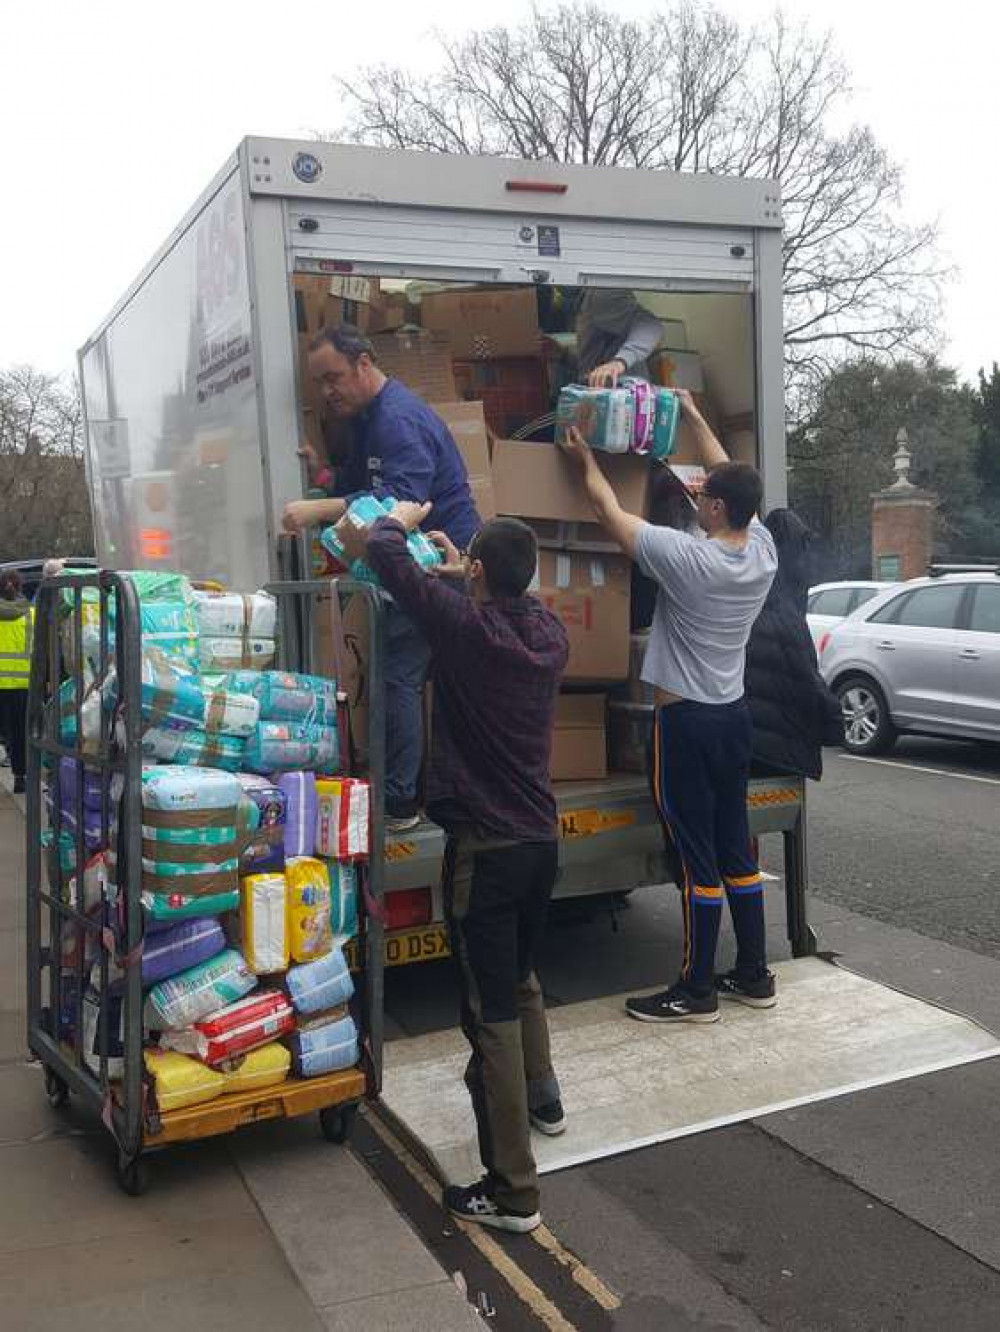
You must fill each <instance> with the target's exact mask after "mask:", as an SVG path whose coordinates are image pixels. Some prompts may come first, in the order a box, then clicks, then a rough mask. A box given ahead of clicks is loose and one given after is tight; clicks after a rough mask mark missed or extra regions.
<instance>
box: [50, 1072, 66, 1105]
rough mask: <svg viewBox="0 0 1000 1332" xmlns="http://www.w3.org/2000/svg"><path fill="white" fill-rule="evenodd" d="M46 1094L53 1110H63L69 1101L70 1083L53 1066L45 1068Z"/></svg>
mask: <svg viewBox="0 0 1000 1332" xmlns="http://www.w3.org/2000/svg"><path fill="white" fill-rule="evenodd" d="M45 1095H46V1096H47V1097H48V1098H49V1105H51V1107H52V1109H53V1110H61V1109H62V1108H63V1106H64V1105H66V1103H67V1102H68V1101H69V1084H68V1083H66V1082H63V1080H62V1078H61V1077H60V1076H59V1074H58V1073H55V1072H53V1070H52V1069H51V1068H47V1069H46V1070H45Z"/></svg>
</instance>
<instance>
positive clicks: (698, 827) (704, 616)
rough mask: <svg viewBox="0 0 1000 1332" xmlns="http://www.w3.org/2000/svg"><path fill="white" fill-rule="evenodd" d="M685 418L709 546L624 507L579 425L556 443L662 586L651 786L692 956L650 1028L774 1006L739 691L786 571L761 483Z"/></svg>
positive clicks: (691, 415)
mask: <svg viewBox="0 0 1000 1332" xmlns="http://www.w3.org/2000/svg"><path fill="white" fill-rule="evenodd" d="M680 398H681V405H682V411H683V413H684V417H685V418H686V420H687V422H688V423H689V425H690V426H691V428H692V433H693V436H694V439H695V442H696V445H697V447H698V450H699V452H700V454H701V458H702V461H703V462H704V464H705V467H706V468H707V470H708V477H707V480H706V482H705V487H704V490H703V491H702V492H701V494H700V495H699V496H698V499H697V504H698V524H699V526H700V527H701V529H702V531H703V532H704V534H705V537H707V540H703V539H701V538H699V537H696V536H692V535H690V534H688V533H685V532H679V531H676V530H675V529H673V528H669V527H654V526H653V525H652V524H651V523H647V522H645V521H643V519H641V518H637V517H635V516H634V515H633V514H630V513H626V512H625V511H624V509H622V507H621V505H620V504H619V503H618V500H617V498H616V497H615V494H614V491H613V490H612V489H611V486H610V485H609V484H608V482H607V480H606V479H605V477H604V474H603V472H602V471H601V470H600V468H599V467H598V466H597V463H596V461H595V459H594V456H593V454H592V453H591V452H590V449H589V448H588V447H587V445H586V444H585V443H584V441H583V439H582V438H581V436H580V435H579V434H578V433H577V432H576V431H575V430H571V431H570V433H569V436H568V437H567V438H566V439H565V440H563V441H561V442H562V447H563V449H564V450H565V452H566V453H567V454H569V456H570V457H572V458H573V459H575V461H576V462H577V464H578V465H579V467H580V468H581V471H582V473H583V478H584V483H585V485H586V488H587V493H588V495H589V496H590V500H591V503H592V504H593V506H594V512H595V513H596V515H597V518H598V521H599V522H600V523H601V525H602V526H603V527H604V528H605V530H606V531H607V532H608V533H609V534H610V535H611V537H612V538H613V539H614V540H615V541H617V543H618V544H619V545H620V546H621V548H622V549H623V550H624V551H626V552H627V553H628V554H629V555H631V557H632V558H633V559H634V560H635V561H636V563H637V564H638V565H639V567H640V568H641V569H642V571H643V572H644V573H645V574H647V575H649V577H651V578H653V579H654V580H655V581H656V583H657V584H658V588H659V590H658V594H657V600H656V613H655V615H654V618H653V628H652V632H651V634H650V640H649V647H648V649H647V651H646V659H645V661H644V663H643V669H642V678H643V680H644V681H646V683H648V684H651V685H653V687H654V690H655V701H656V717H655V724H654V731H653V756H652V780H653V792H654V795H655V797H656V804H657V808H658V810H659V812H660V817H661V819H662V820H663V823H664V826H665V827H666V829H667V832H668V834H669V835H670V837H671V839H672V841H673V843H674V846H675V847H676V849H677V852H678V858H679V861H680V865H681V872H682V878H683V882H682V883H681V884H680V885H679V887H680V888H681V890H682V895H683V902H684V956H683V961H682V965H681V974H680V977H679V979H678V980H677V982H676V983H675V984H674V985H672V986H670V988H669V989H667V990H664V991H662V992H660V993H659V994H653V995H649V996H645V997H640V998H635V999H629V1001H628V1003H627V1005H626V1007H627V1010H628V1012H629V1015H630V1016H631V1017H634V1018H637V1019H638V1020H640V1021H642V1022H715V1021H716V1020H717V1019H718V1017H719V995H720V994H721V995H723V996H724V997H726V998H731V999H738V1000H740V1001H741V1002H742V1003H745V1004H749V1005H751V1006H753V1007H757V1008H769V1007H771V1006H772V1005H773V1004H774V1002H775V993H774V977H773V975H772V974H771V972H770V971H768V968H767V960H766V952H765V938H764V899H763V888H762V881H761V875H760V870H759V868H758V866H757V862H756V859H755V857H754V854H753V847H752V843H751V838H750V828H749V823H748V821H747V780H748V777H749V772H750V714H749V711H748V708H747V705H746V701H745V699H744V697H743V667H744V661H745V657H746V645H747V639H748V638H749V637H750V629H751V626H752V625H753V622H754V620H755V619H756V618H757V615H758V613H759V612H760V609H761V607H762V606H763V604H764V601H765V598H766V597H767V593H768V590H769V588H770V586H771V582H772V580H773V578H774V574H775V570H776V569H777V564H778V561H777V555H776V553H775V549H774V542H773V540H772V538H771V534H770V532H768V530H767V528H766V527H764V526H763V524H761V523H760V522H758V520H757V518H756V512H757V509H758V507H759V505H760V501H761V482H760V476H759V475H758V473H757V472H756V471H755V469H754V468H752V467H750V466H748V465H747V464H746V463H737V462H730V461H729V458H728V456H727V454H726V452H725V450H724V449H723V447H722V445H721V444H720V443H719V441H718V440H717V439H716V438H715V436H714V435H713V433H712V431H711V429H710V428H709V426H708V424H707V422H706V421H705V419H704V417H703V416H702V415H701V413H700V412H699V411H698V409H697V407H696V406H695V403H694V399H693V398H692V397H691V395H690V394H689V393H683V392H682V393H681V394H680ZM723 896H725V897H727V898H728V900H729V907H730V911H731V913H732V917H733V925H734V927H735V930H736V939H737V957H736V967H735V969H734V970H733V971H731V972H729V973H728V974H727V975H725V976H716V975H715V949H716V943H717V941H718V937H719V920H720V916H721V913H722V899H723Z"/></svg>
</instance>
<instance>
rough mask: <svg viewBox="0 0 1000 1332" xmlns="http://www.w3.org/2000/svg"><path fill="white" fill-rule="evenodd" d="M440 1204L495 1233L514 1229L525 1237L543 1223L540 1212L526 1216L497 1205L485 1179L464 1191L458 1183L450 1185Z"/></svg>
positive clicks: (464, 1218)
mask: <svg viewBox="0 0 1000 1332" xmlns="http://www.w3.org/2000/svg"><path fill="white" fill-rule="evenodd" d="M441 1201H442V1203H443V1204H444V1206H445V1207H446V1208H447V1209H448V1211H449V1212H451V1214H452V1216H457V1217H461V1219H462V1220H463V1221H475V1222H476V1224H477V1225H480V1226H490V1227H491V1228H492V1229H493V1230H511V1231H513V1232H514V1233H515V1234H517V1235H526V1234H527V1233H528V1232H529V1231H531V1230H536V1229H537V1228H538V1227H539V1226H540V1225H541V1224H542V1214H541V1212H531V1213H530V1214H529V1215H528V1216H524V1215H522V1213H520V1212H509V1211H508V1210H507V1209H506V1208H504V1207H501V1206H500V1204H499V1203H497V1202H494V1200H493V1198H492V1197H491V1196H490V1191H489V1185H488V1184H487V1182H486V1180H485V1179H481V1180H480V1181H479V1183H478V1184H469V1185H467V1186H466V1187H465V1188H463V1187H462V1186H461V1185H459V1184H448V1185H447V1186H446V1187H445V1189H444V1192H443V1193H442V1194H441Z"/></svg>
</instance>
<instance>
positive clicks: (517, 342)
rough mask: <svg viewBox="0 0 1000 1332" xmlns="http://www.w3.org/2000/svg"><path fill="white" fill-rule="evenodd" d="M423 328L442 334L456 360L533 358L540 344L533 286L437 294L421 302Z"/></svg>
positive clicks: (536, 305)
mask: <svg viewBox="0 0 1000 1332" xmlns="http://www.w3.org/2000/svg"><path fill="white" fill-rule="evenodd" d="M420 322H421V324H422V325H423V327H424V328H428V329H432V330H434V331H435V332H438V333H443V334H446V335H447V336H448V338H449V340H450V342H451V354H452V356H454V357H455V359H456V360H459V361H468V360H486V359H489V358H491V357H498V356H536V355H537V354H538V351H539V345H540V338H541V335H540V332H539V328H538V297H537V295H536V293H535V289H534V287H519V288H518V289H517V290H516V291H499V290H487V291H482V290H479V291H468V290H466V291H461V290H459V291H435V292H428V293H427V294H426V295H425V296H424V297H423V299H422V301H421V302H420Z"/></svg>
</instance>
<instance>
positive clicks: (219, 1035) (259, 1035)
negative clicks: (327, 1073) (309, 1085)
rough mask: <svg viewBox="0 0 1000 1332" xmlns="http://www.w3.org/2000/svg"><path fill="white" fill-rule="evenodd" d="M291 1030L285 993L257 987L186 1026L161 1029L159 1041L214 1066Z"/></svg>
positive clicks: (290, 1011) (292, 1024)
mask: <svg viewBox="0 0 1000 1332" xmlns="http://www.w3.org/2000/svg"><path fill="white" fill-rule="evenodd" d="M294 1029H295V1013H294V1011H293V1009H292V1006H291V1004H290V1003H289V1002H288V996H287V995H284V994H282V993H281V991H280V990H261V991H260V992H259V993H257V994H251V995H248V996H247V997H246V998H244V999H238V1000H236V1002H235V1003H232V1004H227V1005H226V1007H225V1008H220V1009H219V1010H218V1012H215V1013H212V1014H211V1016H209V1017H206V1018H202V1019H201V1020H199V1021H198V1022H195V1023H193V1024H192V1025H191V1026H190V1027H186V1028H183V1029H181V1030H177V1029H175V1030H172V1031H165V1032H164V1033H163V1035H162V1036H161V1038H160V1043H161V1045H165V1046H166V1047H167V1049H168V1050H177V1051H179V1053H181V1054H188V1055H194V1056H195V1057H196V1058H198V1059H200V1060H202V1062H203V1063H206V1064H208V1066H209V1067H210V1068H215V1067H217V1066H218V1065H219V1064H225V1063H226V1062H227V1061H228V1060H230V1059H236V1058H237V1057H238V1056H240V1055H244V1054H246V1053H247V1052H248V1051H250V1050H255V1049H256V1048H257V1047H258V1046H259V1045H268V1044H269V1043H270V1042H271V1041H274V1040H277V1039H278V1038H279V1037H281V1036H285V1035H287V1034H288V1033H289V1032H291V1031H293V1030H294Z"/></svg>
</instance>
